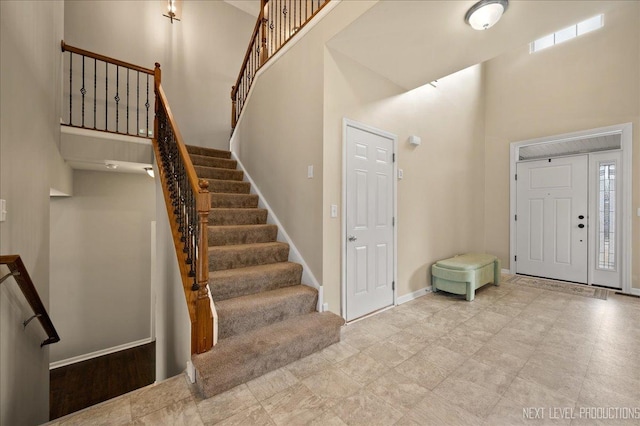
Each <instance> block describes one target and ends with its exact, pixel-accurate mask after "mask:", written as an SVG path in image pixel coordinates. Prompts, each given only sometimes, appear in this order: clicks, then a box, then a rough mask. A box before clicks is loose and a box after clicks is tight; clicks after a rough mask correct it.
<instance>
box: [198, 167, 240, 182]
mask: <svg viewBox="0 0 640 426" xmlns="http://www.w3.org/2000/svg"><path fill="white" fill-rule="evenodd" d="M194 168H195V169H196V174H197V175H198V177H199V178H201V179H220V180H237V181H242V179H243V177H244V172H243V171H242V170H230V169H220V168H217V167H204V166H194Z"/></svg>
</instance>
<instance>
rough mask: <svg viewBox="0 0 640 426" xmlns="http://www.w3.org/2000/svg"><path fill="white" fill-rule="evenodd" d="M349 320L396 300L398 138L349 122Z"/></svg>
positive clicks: (347, 298)
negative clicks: (395, 161)
mask: <svg viewBox="0 0 640 426" xmlns="http://www.w3.org/2000/svg"><path fill="white" fill-rule="evenodd" d="M345 143H346V165H345V167H346V173H345V177H346V206H345V209H346V237H347V241H346V268H345V269H346V286H345V287H346V291H345V293H346V294H345V296H346V312H345V316H346V319H347V321H350V320H353V319H356V318H359V317H361V316H363V315H366V314H369V313H371V312H374V311H376V310H378V309H382V308H384V307H387V306H391V305H392V304H393V277H394V273H393V268H394V265H393V259H394V250H395V247H394V233H393V225H394V224H393V220H394V219H393V212H394V206H393V200H394V197H393V191H394V180H393V149H394V140H393V139H392V138H389V137H387V136H385V135H381V134H376V133H374V132H370V131H367V130H363V129H361V128H357V127H354V126H352V125H350V124H347V127H346V141H345Z"/></svg>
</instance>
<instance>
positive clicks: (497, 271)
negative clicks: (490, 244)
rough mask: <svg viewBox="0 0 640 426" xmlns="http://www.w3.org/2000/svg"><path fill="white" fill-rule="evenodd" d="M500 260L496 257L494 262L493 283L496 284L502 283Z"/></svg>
mask: <svg viewBox="0 0 640 426" xmlns="http://www.w3.org/2000/svg"><path fill="white" fill-rule="evenodd" d="M500 273H501V270H500V260H499V259H496V260H495V262H493V283H494V284H495V285H500Z"/></svg>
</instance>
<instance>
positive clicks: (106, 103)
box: [104, 62, 109, 130]
mask: <svg viewBox="0 0 640 426" xmlns="http://www.w3.org/2000/svg"><path fill="white" fill-rule="evenodd" d="M104 74H105V76H104V80H105V82H106V83H105V86H104V129H105V130H109V124H108V123H109V63H108V62H105V63H104Z"/></svg>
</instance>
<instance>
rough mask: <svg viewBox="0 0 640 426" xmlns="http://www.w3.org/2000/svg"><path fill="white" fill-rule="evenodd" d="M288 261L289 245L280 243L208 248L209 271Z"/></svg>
mask: <svg viewBox="0 0 640 426" xmlns="http://www.w3.org/2000/svg"><path fill="white" fill-rule="evenodd" d="M288 259H289V244H287V243H281V242H273V243H256V244H238V245H231V246H214V247H209V270H210V271H221V270H223V269H234V268H244V267H245V266H255V265H266V264H268V263H276V262H286V261H287V260H288Z"/></svg>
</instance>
